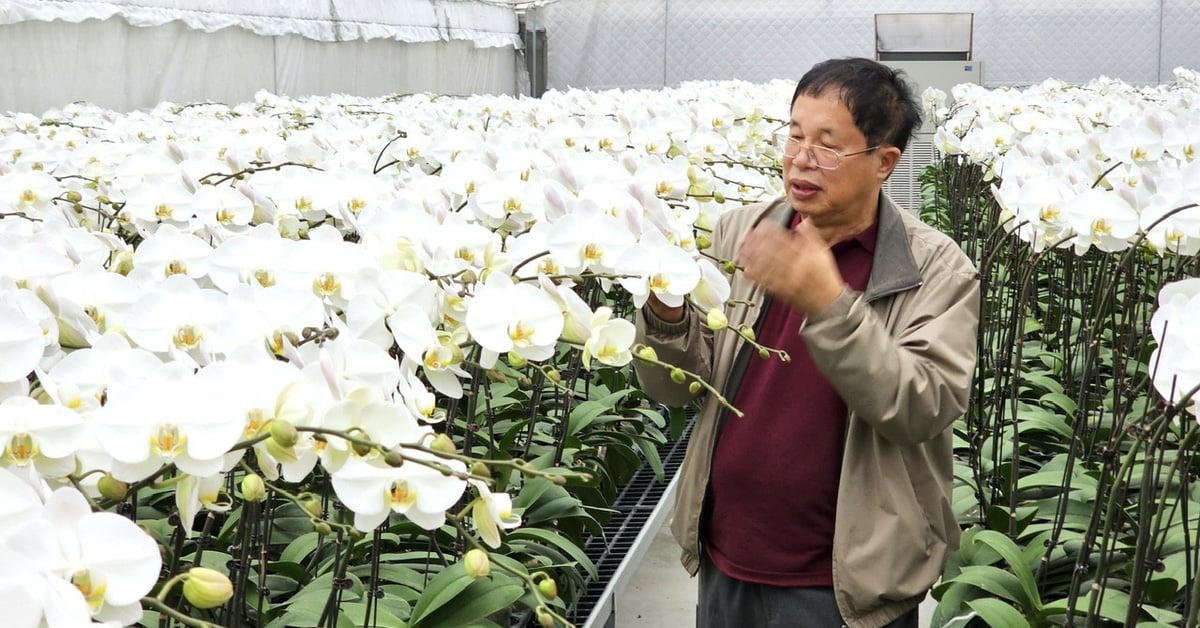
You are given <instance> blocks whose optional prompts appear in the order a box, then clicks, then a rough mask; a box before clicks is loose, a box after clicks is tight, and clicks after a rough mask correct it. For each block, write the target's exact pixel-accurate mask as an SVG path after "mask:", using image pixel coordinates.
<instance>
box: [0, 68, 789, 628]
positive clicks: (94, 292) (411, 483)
mask: <svg viewBox="0 0 1200 628" xmlns="http://www.w3.org/2000/svg"><path fill="white" fill-rule="evenodd" d="M790 91H791V85H790V84H788V83H784V82H778V83H772V84H768V85H750V84H745V83H738V82H725V83H692V84H686V85H683V86H681V87H680V88H678V89H673V90H665V91H653V92H652V91H644V92H643V91H639V92H633V91H626V92H619V91H614V92H602V93H593V92H586V91H576V90H572V91H567V92H552V93H550V94H547V95H546V96H545V97H544V98H542V99H540V100H531V99H516V98H510V97H504V96H487V97H484V96H477V97H469V98H445V97H433V96H429V95H413V96H405V97H395V98H375V99H364V98H353V97H347V96H334V97H326V98H307V99H299V100H293V99H287V98H282V97H277V96H274V95H271V94H268V93H260V94H258V95H257V96H256V99H255V101H254V102H250V103H245V104H241V105H237V106H234V107H229V106H224V105H217V104H194V105H185V106H180V105H172V104H163V105H160V106H159V107H157V108H155V109H154V110H152V111H145V112H136V113H130V114H119V113H115V112H112V111H107V110H103V109H100V108H97V107H94V106H90V105H86V104H73V105H69V106H66V107H63V108H62V109H59V110H54V111H49V112H47V113H45V114H44V115H42V116H34V115H29V114H15V115H11V114H10V115H4V116H0V444H2V445H3V450H2V451H3V455H2V457H0V467H4V468H7V469H8V470H9V471H10V472H11V473H12V474H13V477H17V478H20V479H21V481H22V482H24V483H25V484H26V485H27V486H30V487H35V489H36V490H38V491H42V492H46V491H51V490H54V489H56V488H59V487H63V486H65V485H66V484H67V482H68V480H69V479H72V478H69V477H68V476H72V475H73V476H74V477H73V479H75V480H76V481H78V482H79V483H80V485H81V486H83V487H84V489H85V490H86V491H91V493H92V496H95V494H96V492H97V489H96V482H97V479H98V478H99V477H102V476H104V474H109V475H110V476H111V477H112V478H115V479H116V480H119V481H122V482H127V483H133V482H138V481H141V480H145V479H147V478H152V477H154V476H155V474H157V473H159V472H160V471H161V470H162V469H164V468H165V467H166V466H167V465H174V466H175V468H176V469H178V471H179V472H180V473H181V474H182V476H183V477H182V480H180V481H179V482H178V484H177V485H176V486H177V493H176V502H177V504H178V507H179V510H180V514H181V516H182V519H183V521H184V525H187V524H188V522H190V521H192V519H193V517H194V516H195V515H196V514H197V512H199V511H200V510H202V509H204V508H209V509H220V508H224V507H228V506H229V497H228V496H226V495H223V494H221V493H220V490H221V487H222V485H223V481H222V478H223V477H224V475H225V474H226V473H228V472H229V471H230V470H231V469H233V468H234V467H235V466H236V465H238V463H239V462H240V461H241V460H242V459H243V456H244V455H247V454H248V455H250V456H253V457H254V458H255V462H256V463H257V467H258V468H259V469H261V471H262V472H263V473H264V475H265V476H266V477H267V479H268V480H275V479H278V478H283V479H284V480H287V481H299V480H303V479H304V478H305V477H307V476H308V475H309V474H310V473H311V472H312V471H313V469H314V468H315V467H316V465H318V464H320V465H321V466H322V467H323V468H324V469H325V470H326V471H327V472H328V473H330V474H331V476H332V484H333V487H334V490H335V491H336V492H337V495H338V497H339V499H340V500H341V501H342V502H343V503H344V504H345V505H346V506H347V507H348V508H350V509H351V510H353V511H354V513H355V525H356V526H357V527H359V528H361V529H363V530H371V529H373V528H374V527H375V526H377V525H379V524H380V523H381V522H383V521H384V520H385V519H386V518H387V516H388V515H389V514H390V513H401V514H403V515H404V516H406V517H408V518H409V519H410V520H412V521H413V522H415V523H417V524H419V525H421V526H423V527H425V528H428V529H433V528H436V527H438V526H440V525H442V524H443V523H444V521H445V511H446V509H447V508H450V507H451V506H453V505H454V504H455V503H456V502H458V500H459V499H460V498H461V497H462V496H463V495H464V493H466V492H467V491H468V490H471V491H474V492H475V493H477V496H476V497H475V500H476V507H475V508H474V509H473V513H474V516H473V519H474V523H475V525H476V528H477V530H478V531H479V533H480V535H481V537H482V538H483V539H484V541H486V542H488V543H489V544H491V545H493V546H496V545H498V544H499V542H500V540H499V530H498V528H499V527H507V528H511V527H513V526H515V525H517V524H518V523H519V517H518V516H517V515H514V514H513V513H512V512H511V511H512V508H511V500H510V498H509V496H508V495H506V494H503V493H496V494H493V493H492V492H491V491H490V490H489V489H488V487H487V485H485V484H484V483H482V482H477V481H475V480H470V479H467V477H466V476H467V473H466V465H465V464H464V463H463V462H461V461H459V460H454V459H446V458H439V457H438V456H436V455H435V454H433V453H428V450H427V449H425V448H428V446H429V445H430V444H431V441H432V440H433V438H434V435H435V432H434V429H433V427H432V425H433V424H434V423H436V422H437V421H438V420H440V418H441V416H442V415H441V413H440V412H435V410H436V409H437V407H438V405H439V404H438V400H439V398H458V397H461V396H462V395H463V392H464V384H467V383H469V379H470V378H471V370H472V368H475V367H474V366H473V365H478V368H480V369H489V368H492V367H493V366H494V365H495V364H496V362H497V360H498V359H499V358H500V357H501V356H507V359H508V360H510V361H512V362H514V363H517V362H522V361H542V360H547V359H549V358H551V357H552V356H554V355H555V352H556V350H557V349H558V348H559V347H560V346H561V345H562V344H563V343H565V344H567V345H569V346H570V347H572V350H579V351H581V352H582V358H583V362H584V364H585V365H587V366H588V367H589V368H590V367H593V366H595V365H597V364H604V365H612V366H622V365H624V364H627V363H628V362H629V361H630V359H631V354H630V350H631V344H632V342H633V326H632V323H630V322H629V321H627V320H624V319H621V318H618V317H614V316H613V314H612V312H611V311H610V310H609V309H608V308H606V307H596V308H593V306H591V305H589V303H588V302H587V301H585V300H584V298H582V297H581V296H580V294H579V293H578V291H577V290H576V288H578V287H579V286H582V285H584V284H585V283H589V282H591V283H594V282H600V285H601V286H602V287H603V288H605V289H610V288H613V287H614V286H618V285H619V286H620V287H621V288H622V289H624V290H626V291H628V292H629V293H630V294H631V295H632V297H633V299H634V302H635V303H636V304H638V305H641V304H642V303H643V302H644V301H645V300H646V299H647V298H648V295H649V294H650V293H655V294H657V295H658V297H659V298H660V299H662V300H663V301H664V302H666V303H671V304H679V303H683V302H684V300H685V299H690V300H691V301H692V302H693V303H694V304H695V305H697V306H699V307H701V308H703V309H704V310H709V309H713V308H721V307H722V306H723V304H724V301H725V299H727V298H728V290H729V287H728V282H727V277H726V276H725V275H724V274H723V273H722V272H720V270H719V269H718V266H717V264H714V263H713V262H712V261H711V260H709V259H707V258H705V257H704V256H703V255H702V254H701V252H700V249H701V248H703V240H705V239H707V233H708V231H709V230H711V228H712V226H713V224H714V222H715V219H716V217H717V215H719V213H720V212H722V211H723V210H724V209H726V208H729V207H732V206H736V205H738V204H740V202H748V201H752V200H758V199H760V198H764V197H767V196H773V195H776V194H778V193H779V190H780V184H779V182H778V181H777V180H776V178H775V177H774V176H773V168H774V167H775V165H776V157H775V155H774V152H773V150H772V149H771V147H770V142H769V137H770V133H771V130H772V128H773V127H774V126H776V125H778V123H779V122H780V121H779V120H772V119H770V118H769V117H768V116H766V115H765V114H764V112H766V111H771V112H776V113H777V115H782V114H783V113H785V112H786V104H787V102H788V97H789V95H790ZM589 285H590V284H589ZM481 372H482V371H476V375H475V376H476V377H480V376H482V375H481ZM285 423H286V424H287V425H289V426H293V427H296V428H299V429H298V431H296V432H295V433H293V434H291V435H290V437H289V438H283V439H280V438H276V437H274V436H272V437H271V438H266V439H263V440H259V441H258V442H257V443H256V444H254V445H253V446H252V447H248V448H237V447H236V446H237V444H238V443H239V442H244V441H247V440H250V439H255V438H256V437H261V436H262V435H264V434H267V433H268V431H269V430H270V429H271V426H272V425H281V424H285ZM314 430H324V431H327V432H328V431H332V432H341V433H344V434H351V433H352V434H356V435H357V436H358V437H359V438H361V439H363V440H368V441H370V442H373V443H377V444H379V445H381V446H382V447H383V448H385V449H388V450H399V451H402V452H403V456H404V458H405V459H406V460H407V461H408V462H406V463H405V464H402V465H395V464H391V465H389V464H387V461H386V460H385V456H383V455H382V453H381V451H380V450H378V449H374V450H371V451H369V452H366V453H364V451H363V448H361V447H355V446H354V444H353V443H352V442H349V441H347V440H345V439H342V438H338V437H336V436H329V435H326V436H324V437H317V436H316V435H315V434H314ZM415 445H423V446H425V448H416V447H414V446H415ZM406 447H409V449H406ZM447 472H448V473H447ZM7 477H9V476H8V475H2V476H0V480H2V479H4V478H7ZM5 481H7V480H5ZM61 490H64V491H73V490H74V489H72V488H63V489H61ZM6 494H7V493H6ZM53 495H58V493H54V494H53ZM75 495H76V497H79V498H80V499H82V497H80V496H79V494H78V493H75ZM55 499H67V498H57V497H54V496H51V497H50V498H48V500H47V501H46V503H47V506H46V508H50V505H49V504H50V503H51V501H52V500H55ZM71 499H74V498H71ZM76 501H78V500H76ZM72 503H73V504H74V505H71V506H70V508H71V509H74V510H79V508H78V504H77V503H75V502H72ZM64 508H65V507H64ZM74 510H72V511H71V512H74ZM76 514H78V513H76ZM72 516H74V515H72ZM81 516H82V515H81ZM0 549H3V548H0ZM11 558H12V557H11V556H10V555H8V554H4V553H2V552H0V562H3V561H8V560H9V559H11ZM105 573H106V572H103V571H102V570H101V571H93V572H91V576H90V577H91V578H92V580H91V581H90V586H93V587H101V588H103V586H107V587H108V589H107V590H108V591H110V592H115V591H118V590H120V591H126V589H125V588H123V586H124V585H120V584H119V583H117V582H116V581H115V580H110V581H108V582H107V585H106V583H105V582H104V581H103V580H104V578H105V577H106V576H105V575H104V574H105ZM118 577H123V576H112V578H118ZM138 582H139V583H140V582H141V580H139V581H138ZM152 583H153V581H152V580H151V581H150V584H149V585H147V587H148V586H150V585H152ZM9 584H10V585H11V586H9V587H8V588H7V589H6V588H5V587H6V585H4V584H3V583H0V595H7V594H9V593H11V594H13V595H23V589H19V588H13V587H17V586H18V585H20V586H24V585H23V584H21V583H9ZM60 588H61V587H60ZM74 590H76V591H77V592H78V593H79V595H80V596H82V597H81V598H79V599H81V600H83V601H84V602H87V603H89V604H90V606H89V607H88V608H90V609H91V611H92V616H93V617H95V618H97V619H101V620H107V619H109V618H110V617H111V616H112V613H108V614H106V613H105V612H104V611H103V609H104V608H107V607H105V606H104V605H103V604H100V603H99V602H97V600H96V599H94V598H95V596H92V597H88V595H89V594H88V593H87V591H89V590H91V589H88V588H87V587H83V586H79V583H76V586H75V587H74ZM142 592H143V593H144V592H145V589H143V590H142ZM67 593H69V591H68V592H67ZM136 599H137V597H136V596H134V597H130V596H129V595H125V594H124V593H123V594H122V595H121V596H120V597H119V599H114V600H113V601H111V604H116V605H118V606H120V607H121V609H123V610H122V612H124V609H125V608H126V607H125V606H123V605H126V604H127V603H129V601H130V600H134V601H136ZM76 601H78V600H76ZM72 604H75V602H72ZM78 607H79V606H78V604H75V606H72V608H78ZM38 612H39V613H40V611H38ZM126 616H132V613H127V614H126V615H121V616H120V617H119V618H118V619H121V618H124V617H126ZM47 618H49V615H47ZM48 620H49V619H48ZM53 623H54V622H51V624H52V625H53ZM60 625H65V624H60Z"/></svg>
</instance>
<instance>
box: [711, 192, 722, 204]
mask: <svg viewBox="0 0 1200 628" xmlns="http://www.w3.org/2000/svg"><path fill="white" fill-rule="evenodd" d="M713 201H715V202H716V203H717V204H718V205H721V204H724V203H725V195H724V194H721V193H720V192H713Z"/></svg>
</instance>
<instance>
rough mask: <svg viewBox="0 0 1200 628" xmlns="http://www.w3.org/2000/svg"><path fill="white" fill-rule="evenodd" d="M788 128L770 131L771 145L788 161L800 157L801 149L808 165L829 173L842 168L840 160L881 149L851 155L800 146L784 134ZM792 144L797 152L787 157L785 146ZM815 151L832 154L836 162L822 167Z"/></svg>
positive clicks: (826, 147)
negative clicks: (806, 154) (781, 143)
mask: <svg viewBox="0 0 1200 628" xmlns="http://www.w3.org/2000/svg"><path fill="white" fill-rule="evenodd" d="M790 127H791V125H790V124H784V125H782V126H780V127H779V128H777V129H775V130H774V131H772V132H771V139H772V143H774V144H775V145H776V147H777V148H779V150H780V152H781V153H783V156H784V157H787V158H788V159H795V158H796V157H798V156H799V155H800V151H801V149H802V150H804V152H806V153H808V161H809V163H811V164H812V165H813V166H814V167H816V168H819V169H821V170H831V171H832V170H837V169H838V168H841V167H842V159H844V158H846V157H854V156H855V155H865V154H867V153H869V152H871V151H874V150H878V149H880V148H882V147H883V144H876V145H874V146H871V147H869V148H864V149H862V150H858V151H854V152H853V153H842V152H838V151H836V150H833V149H832V148H829V147H828V146H814V145H812V144H801V143H800V140H798V139H796V138H794V137H792V136H791V134H790V133H786V131H788V130H789V129H790ZM780 141H782V142H783V146H782V147H781V146H779V142H780ZM792 142H795V143H796V145H797V150H796V153H795V154H793V155H788V154H787V145H788V144H790V143H792ZM816 150H822V151H827V152H829V153H832V154H833V156H834V157H837V162H835V163H834V165H833V167H832V168H827V167H825V166H822V165H821V164H820V163H819V162H818V160H817V154H816V153H815V152H814V151H816Z"/></svg>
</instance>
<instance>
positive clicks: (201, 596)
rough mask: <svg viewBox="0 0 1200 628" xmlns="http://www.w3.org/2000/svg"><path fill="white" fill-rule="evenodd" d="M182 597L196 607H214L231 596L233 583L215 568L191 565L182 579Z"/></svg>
mask: <svg viewBox="0 0 1200 628" xmlns="http://www.w3.org/2000/svg"><path fill="white" fill-rule="evenodd" d="M183 597H184V598H186V599H187V601H188V603H189V604H191V605H192V606H195V607H196V608H201V609H207V608H216V607H218V606H220V605H222V604H224V603H225V602H228V601H229V598H232V597H233V583H232V582H230V581H229V576H226V575H225V574H223V573H221V572H219V571H217V570H215V569H209V568H208V567H192V568H191V569H189V570H188V572H187V579H185V580H184V581H183Z"/></svg>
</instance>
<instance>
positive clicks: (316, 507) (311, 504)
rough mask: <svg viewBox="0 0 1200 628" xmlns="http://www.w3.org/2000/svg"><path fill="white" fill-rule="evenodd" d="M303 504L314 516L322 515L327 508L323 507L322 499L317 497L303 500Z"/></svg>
mask: <svg viewBox="0 0 1200 628" xmlns="http://www.w3.org/2000/svg"><path fill="white" fill-rule="evenodd" d="M301 505H302V506H303V507H304V510H305V511H307V512H308V514H310V515H312V516H314V517H320V516H321V515H322V514H324V513H325V509H324V508H323V507H321V500H319V499H317V498H316V497H309V498H308V499H306V500H304V501H303V502H301Z"/></svg>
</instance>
